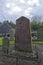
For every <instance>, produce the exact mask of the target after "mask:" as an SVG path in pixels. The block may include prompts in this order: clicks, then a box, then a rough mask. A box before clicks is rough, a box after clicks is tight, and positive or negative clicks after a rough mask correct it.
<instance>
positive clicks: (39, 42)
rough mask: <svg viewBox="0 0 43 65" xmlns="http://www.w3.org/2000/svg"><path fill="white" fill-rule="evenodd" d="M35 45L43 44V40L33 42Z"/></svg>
mask: <svg viewBox="0 0 43 65" xmlns="http://www.w3.org/2000/svg"><path fill="white" fill-rule="evenodd" d="M32 43H33V44H43V40H38V41H32Z"/></svg>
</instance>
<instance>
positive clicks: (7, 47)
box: [2, 36, 9, 54]
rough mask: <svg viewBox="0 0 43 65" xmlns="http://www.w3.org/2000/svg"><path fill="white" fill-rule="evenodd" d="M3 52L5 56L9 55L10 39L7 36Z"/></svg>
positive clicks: (4, 39)
mask: <svg viewBox="0 0 43 65" xmlns="http://www.w3.org/2000/svg"><path fill="white" fill-rule="evenodd" d="M2 50H3V53H4V54H8V50H9V39H8V37H7V36H5V37H4V38H3V46H2Z"/></svg>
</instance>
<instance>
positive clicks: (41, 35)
mask: <svg viewBox="0 0 43 65" xmlns="http://www.w3.org/2000/svg"><path fill="white" fill-rule="evenodd" d="M37 39H38V40H43V28H40V29H38V31H37Z"/></svg>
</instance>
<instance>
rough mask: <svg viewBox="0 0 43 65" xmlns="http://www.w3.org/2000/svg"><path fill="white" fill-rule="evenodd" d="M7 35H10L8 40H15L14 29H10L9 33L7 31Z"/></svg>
mask: <svg viewBox="0 0 43 65" xmlns="http://www.w3.org/2000/svg"><path fill="white" fill-rule="evenodd" d="M9 34H10V39H11V40H14V39H15V38H14V36H15V29H11V30H10V31H9Z"/></svg>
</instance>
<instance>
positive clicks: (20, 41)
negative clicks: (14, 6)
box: [15, 16, 32, 52]
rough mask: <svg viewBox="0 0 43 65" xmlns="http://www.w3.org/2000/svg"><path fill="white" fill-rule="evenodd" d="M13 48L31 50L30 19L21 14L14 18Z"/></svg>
mask: <svg viewBox="0 0 43 65" xmlns="http://www.w3.org/2000/svg"><path fill="white" fill-rule="evenodd" d="M15 42H16V43H15V49H16V50H18V51H24V52H25V51H26V52H32V46H31V31H30V21H29V19H28V18H26V17H24V16H22V17H20V18H19V19H17V20H16V39H15Z"/></svg>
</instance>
